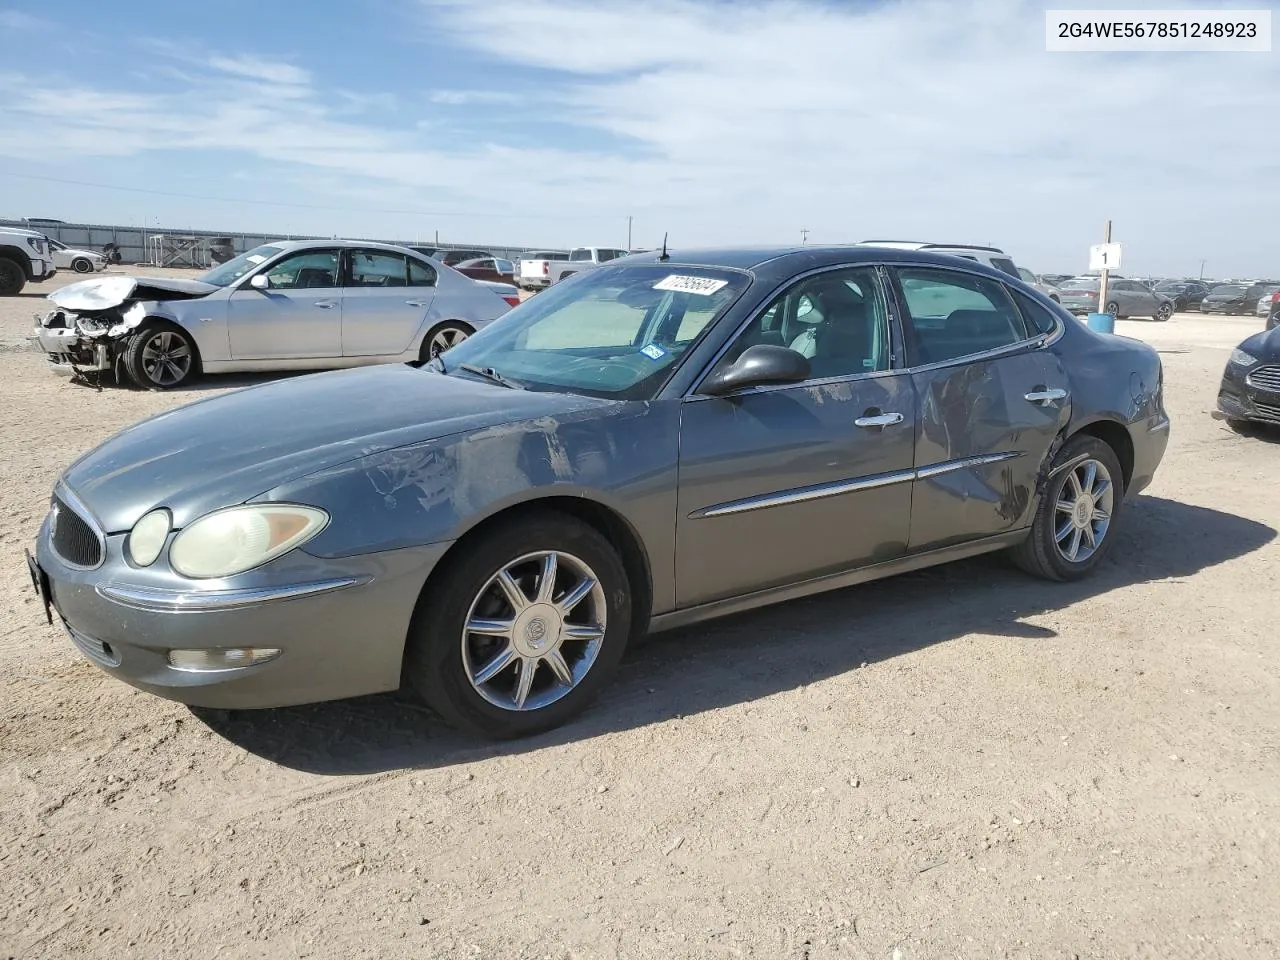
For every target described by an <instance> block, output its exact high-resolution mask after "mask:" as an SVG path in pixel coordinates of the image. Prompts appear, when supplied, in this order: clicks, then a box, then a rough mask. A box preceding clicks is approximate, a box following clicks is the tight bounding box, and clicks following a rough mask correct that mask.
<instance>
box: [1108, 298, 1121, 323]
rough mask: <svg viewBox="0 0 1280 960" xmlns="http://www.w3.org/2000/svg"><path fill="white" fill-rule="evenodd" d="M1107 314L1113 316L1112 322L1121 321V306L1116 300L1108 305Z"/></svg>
mask: <svg viewBox="0 0 1280 960" xmlns="http://www.w3.org/2000/svg"><path fill="white" fill-rule="evenodd" d="M1107 313H1109V314H1111V319H1112V320H1119V319H1120V304H1118V303H1116V302H1115V301H1114V300H1113V301H1111V303H1108V304H1107Z"/></svg>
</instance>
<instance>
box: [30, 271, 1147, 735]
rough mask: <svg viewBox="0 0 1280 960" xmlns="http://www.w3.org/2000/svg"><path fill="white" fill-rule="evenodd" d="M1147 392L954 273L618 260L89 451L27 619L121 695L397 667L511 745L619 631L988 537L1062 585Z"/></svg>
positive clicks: (1110, 512)
mask: <svg viewBox="0 0 1280 960" xmlns="http://www.w3.org/2000/svg"><path fill="white" fill-rule="evenodd" d="M1162 383H1163V376H1162V370H1161V364H1160V358H1159V357H1158V356H1157V354H1156V353H1155V351H1154V350H1152V349H1151V348H1150V347H1147V346H1146V345H1144V344H1141V343H1139V342H1136V341H1134V340H1129V339H1125V338H1120V337H1112V336H1107V335H1103V334H1098V333H1094V332H1093V331H1091V330H1088V329H1086V328H1085V327H1084V326H1083V325H1082V324H1079V323H1076V322H1074V321H1073V320H1072V319H1071V317H1070V315H1069V314H1067V313H1066V312H1065V311H1062V310H1061V309H1060V308H1059V307H1058V306H1057V305H1056V304H1054V303H1053V302H1052V301H1050V300H1049V299H1048V298H1046V297H1045V296H1043V295H1042V294H1040V293H1038V292H1037V291H1036V290H1034V289H1033V288H1031V287H1029V286H1027V285H1026V284H1024V283H1022V282H1020V281H1019V280H1017V279H1014V278H1012V277H1009V276H1008V275H1005V274H1002V273H1000V272H998V271H996V270H993V269H991V268H989V267H985V266H982V265H980V264H976V263H973V264H962V263H960V262H959V261H958V260H957V259H956V258H954V257H945V256H938V255H934V254H928V253H922V252H918V251H900V250H889V249H883V248H856V247H853V248H851V247H834V248H820V247H808V246H806V247H802V248H796V249H768V250H719V251H680V252H675V253H670V254H666V253H663V254H659V253H648V254H642V255H639V256H635V257H630V258H627V259H626V260H625V261H622V262H620V263H617V264H606V265H603V266H601V267H599V268H598V269H596V270H592V271H589V272H587V273H584V274H582V275H580V276H578V277H574V278H573V279H571V280H568V281H566V282H565V283H563V284H556V285H555V286H553V287H551V288H550V289H549V290H548V291H547V292H545V293H543V294H541V295H539V296H538V297H536V298H534V299H533V300H530V301H527V302H526V303H524V304H522V305H521V306H519V307H517V308H516V309H514V310H513V311H511V313H510V314H508V315H507V316H505V317H503V318H502V319H501V320H499V321H498V322H496V323H493V324H490V325H489V326H487V327H485V328H484V329H482V330H480V331H479V332H478V333H476V334H475V335H474V336H472V337H471V338H469V339H468V340H466V341H464V342H463V343H461V344H459V345H458V346H456V347H454V348H453V349H452V350H450V351H448V352H447V353H443V354H440V355H439V356H437V357H436V358H435V359H434V360H432V361H430V362H429V363H427V364H426V365H424V366H421V367H415V366H411V365H403V364H401V365H394V366H381V367H374V368H366V369H360V370H346V371H339V372H331V373H321V374H316V375H314V376H308V377H301V378H295V379H291V380H287V381H282V382H279V383H274V384H269V385H265V386H259V387H255V388H252V389H247V390H241V391H237V392H234V393H231V394H227V395H225V396H221V397H217V398H213V399H210V400H205V401H203V402H200V403H196V404H192V405H191V406H189V407H186V408H183V409H178V410H175V411H172V412H169V413H166V414H163V415H161V416H159V417H156V418H154V419H152V420H148V421H145V422H143V423H140V424H138V425H136V426H134V427H132V428H130V429H128V430H126V431H124V432H122V433H120V434H117V435H116V436H115V437H113V438H112V439H110V440H108V441H106V442H105V443H104V444H102V445H101V446H99V447H98V448H97V449H95V450H92V451H90V452H89V453H87V454H86V455H84V456H83V457H81V458H80V459H79V460H77V461H76V462H75V463H73V464H72V465H71V466H70V467H68V468H67V470H66V471H65V472H64V473H63V474H62V476H61V477H60V478H59V480H58V481H57V484H56V486H55V488H54V491H53V498H52V505H51V510H50V512H49V515H48V517H47V518H46V519H45V521H44V523H43V525H42V526H41V528H40V532H39V536H38V540H37V543H36V551H35V557H34V558H29V564H30V569H31V574H32V578H33V582H34V583H35V585H36V588H37V591H38V593H39V595H40V596H41V597H42V598H43V599H44V601H45V604H46V606H45V609H46V611H47V612H48V614H49V618H50V623H55V622H56V623H58V624H59V625H61V626H63V627H65V629H66V632H67V633H68V635H69V636H70V638H71V642H72V643H74V644H75V646H76V647H77V648H78V649H79V650H80V651H81V652H82V653H83V654H84V655H85V656H86V657H88V658H89V659H90V660H91V661H93V662H94V663H96V664H98V665H99V666H100V667H101V668H102V669H104V670H106V671H107V672H108V673H111V674H113V675H114V676H116V677H118V678H120V679H121V680H123V681H125V682H127V683H131V684H134V685H135V686H137V687H140V688H142V689H144V690H148V691H151V692H153V693H156V694H159V695H161V696H165V697H171V698H174V699H176V700H180V701H183V702H186V703H190V704H198V705H206V706H214V707H237V708H238V707H271V706H276V705H284V704H296V703H303V702H309V701H317V700H326V699H333V698H340V697H350V696H354V695H357V694H368V693H373V692H377V691H384V690H391V689H395V688H398V687H399V686H401V684H402V682H403V683H405V684H407V685H408V686H410V687H411V688H413V689H414V690H416V691H418V692H419V693H420V694H421V695H422V696H423V697H424V698H425V699H426V700H427V701H428V702H429V703H430V704H431V705H433V706H434V707H435V708H436V709H437V710H438V711H439V712H440V713H441V714H443V715H444V716H445V717H446V718H448V719H449V720H450V721H452V722H454V723H456V724H459V725H461V726H464V727H467V728H470V729H473V730H477V731H480V732H482V733H484V734H487V735H492V736H516V735H522V734H528V733H531V732H534V731H537V730H542V729H546V728H548V727H550V726H554V725H556V724H559V723H562V722H564V721H565V720H567V719H568V718H569V717H571V716H573V715H574V714H575V713H577V712H578V711H579V710H581V709H583V708H584V707H585V706H586V705H587V703H588V702H589V701H590V700H591V698H592V697H593V696H594V695H595V694H596V693H597V692H598V691H599V690H600V688H601V686H602V685H603V684H604V683H605V681H606V680H607V679H608V677H609V675H610V674H611V673H612V672H613V671H614V669H615V667H617V666H618V664H619V661H620V659H621V657H622V654H623V650H624V649H625V647H626V646H627V644H628V642H629V641H631V640H633V639H634V638H636V637H638V636H639V635H640V634H642V633H644V632H645V631H646V630H657V629H664V628H669V627H675V626H681V625H685V624H690V623H695V622H698V621H701V620H705V619H707V618H710V617H716V616H720V615H723V614H729V613H735V612H739V611H743V610H748V609H750V608H754V607H758V606H760V605H762V604H767V603H772V602H775V601H781V600H788V599H791V598H794V597H800V596H804V595H806V594H812V593H816V592H818V591H822V590H829V589H833V588H836V587H843V586H847V585H849V584H853V583H858V582H862V581H867V580H873V579H875V578H878V577H885V576H889V575H892V574H896V573H900V572H903V571H908V570H915V569H918V568H921V567H926V566H930V565H933V564H938V563H944V562H947V561H950V560H955V559H957V558H961V557H968V556H972V555H974V554H980V553H987V552H990V551H996V550H1006V551H1009V552H1010V553H1011V555H1012V557H1013V559H1014V560H1015V561H1016V562H1017V563H1018V564H1019V565H1021V566H1022V567H1023V568H1024V569H1026V570H1028V571H1030V572H1031V573H1033V574H1036V575H1038V576H1040V577H1044V578H1047V579H1049V580H1075V579H1078V578H1081V577H1085V576H1087V575H1088V574H1090V573H1091V572H1093V571H1094V570H1095V569H1096V568H1097V567H1098V565H1099V564H1100V563H1102V562H1103V561H1104V560H1105V558H1106V556H1107V553H1108V551H1109V549H1110V548H1111V546H1112V544H1113V542H1114V540H1115V534H1114V531H1115V529H1116V525H1117V524H1118V523H1119V522H1121V520H1122V518H1123V516H1124V505H1125V499H1126V497H1129V496H1132V495H1133V494H1135V493H1137V492H1138V491H1140V490H1142V489H1143V488H1144V487H1145V486H1146V485H1147V484H1148V483H1149V482H1150V481H1151V479H1152V476H1153V474H1154V473H1155V470H1156V468H1157V466H1158V465H1159V463H1160V461H1161V458H1162V457H1163V455H1164V451H1165V446H1166V444H1167V442H1168V437H1169V419H1168V417H1167V416H1166V414H1165V411H1164V407H1163V401H1162V396H1163V395H1162ZM193 438H198V440H199V442H198V443H196V442H193Z"/></svg>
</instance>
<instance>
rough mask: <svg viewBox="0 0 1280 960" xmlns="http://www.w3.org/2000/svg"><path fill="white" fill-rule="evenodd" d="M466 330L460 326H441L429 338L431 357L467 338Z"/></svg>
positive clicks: (433, 357)
mask: <svg viewBox="0 0 1280 960" xmlns="http://www.w3.org/2000/svg"><path fill="white" fill-rule="evenodd" d="M467 336H468V334H467V331H465V330H463V329H462V328H461V327H441V328H440V329H439V330H438V331H436V333H435V335H434V336H432V338H431V345H430V347H429V348H428V349H429V350H430V352H431V357H432V359H435V358H436V357H438V356H439V355H440V354H442V353H444V352H445V351H446V350H448V349H449V348H450V347H456V346H457V345H458V344H460V343H461V342H462V341H463V340H465V339H467Z"/></svg>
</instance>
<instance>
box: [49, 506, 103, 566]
mask: <svg viewBox="0 0 1280 960" xmlns="http://www.w3.org/2000/svg"><path fill="white" fill-rule="evenodd" d="M52 524H53V549H54V550H55V551H56V552H57V554H58V556H60V557H61V558H62V559H63V560H65V561H67V563H69V564H71V565H72V566H75V567H86V568H88V569H93V568H94V567H96V566H98V565H99V564H100V563H102V560H103V542H102V537H101V536H99V534H98V531H97V530H95V529H94V528H93V525H92V524H91V523H89V521H88V520H86V519H85V518H84V517H82V516H80V514H78V513H77V512H76V511H75V510H74V509H72V507H71V506H70V505H68V503H67V502H66V501H65V500H63V499H62V498H61V497H58V496H55V497H54V498H53V519H52Z"/></svg>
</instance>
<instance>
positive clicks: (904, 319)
mask: <svg viewBox="0 0 1280 960" xmlns="http://www.w3.org/2000/svg"><path fill="white" fill-rule="evenodd" d="M990 269H992V270H995V268H994V267H992V268H990ZM900 270H934V271H941V272H943V273H959V274H965V275H968V276H972V277H977V278H979V279H981V280H985V281H987V282H988V283H993V284H995V285H996V287H997V288H999V290H1000V291H1001V293H1003V294H1004V297H1005V299H1006V301H1007V302H1008V304H1009V307H1010V309H1011V310H1012V311H1013V313H1014V315H1015V316H1016V317H1018V319H1019V320H1021V321H1022V327H1023V329H1024V330H1027V331H1030V332H1031V335H1030V336H1028V337H1026V338H1024V339H1022V340H1018V341H1015V342H1014V343H1009V344H1005V345H1004V346H1001V347H993V348H991V349H989V350H979V351H976V352H974V353H967V354H964V355H962V356H958V357H950V358H948V359H946V360H938V361H935V362H933V363H912V362H910V361H912V360H915V359H916V357H917V356H918V352H917V348H916V345H915V326H914V322H913V321H912V319H911V311H910V310H908V309H907V299H906V293H905V292H904V291H903V289H902V281H901V278H900V277H899V276H898V272H899V271H900ZM887 272H888V274H889V277H888V279H889V282H890V284H891V287H892V294H893V296H894V297H896V298H897V300H898V311H897V312H898V315H899V317H900V322H901V324H902V328H903V329H902V333H903V344H904V352H905V353H906V354H907V360H908V363H907V365H906V369H907V370H909V371H911V372H912V373H916V372H918V371H926V370H940V369H943V368H945V367H958V366H967V365H968V364H971V363H979V362H981V361H983V360H992V359H997V358H999V357H1006V356H1013V355H1016V354H1019V353H1024V352H1029V351H1031V350H1039V349H1042V348H1044V347H1047V346H1049V345H1050V344H1051V343H1056V342H1057V341H1058V340H1059V339H1060V338H1061V337H1062V335H1063V334H1064V333H1065V332H1066V326H1065V325H1064V324H1063V322H1062V316H1061V315H1060V314H1059V313H1058V311H1057V310H1054V309H1050V308H1046V309H1049V313H1050V315H1051V316H1053V318H1054V319H1055V320H1056V321H1057V323H1056V325H1055V327H1054V329H1053V330H1052V331H1050V332H1049V333H1041V332H1040V331H1039V329H1038V328H1037V327H1036V325H1035V324H1034V323H1032V322H1031V321H1030V320H1029V319H1028V318H1027V316H1026V315H1025V314H1024V313H1023V312H1022V309H1021V307H1019V305H1018V300H1017V298H1016V297H1015V296H1014V295H1013V293H1012V291H1011V290H1010V289H1009V286H1008V284H1006V283H1005V282H1004V280H1002V279H1000V278H998V277H991V276H988V275H987V274H985V273H981V272H979V271H977V270H966V269H964V268H963V267H960V266H954V267H953V266H951V265H950V264H948V265H946V266H942V267H940V266H938V265H937V264H935V263H911V262H909V261H908V262H903V261H898V262H895V263H891V264H889V265H888V271H887ZM996 272H997V273H999V272H1000V271H996ZM1033 289H1034V288H1033ZM1036 293H1037V294H1039V291H1038V290H1037V291H1036ZM1038 299H1039V298H1038V297H1037V300H1038ZM1052 302H1053V301H1050V303H1052ZM1041 306H1044V304H1043V303H1041ZM1054 306H1057V305H1056V304H1054ZM1059 309H1061V308H1059Z"/></svg>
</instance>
